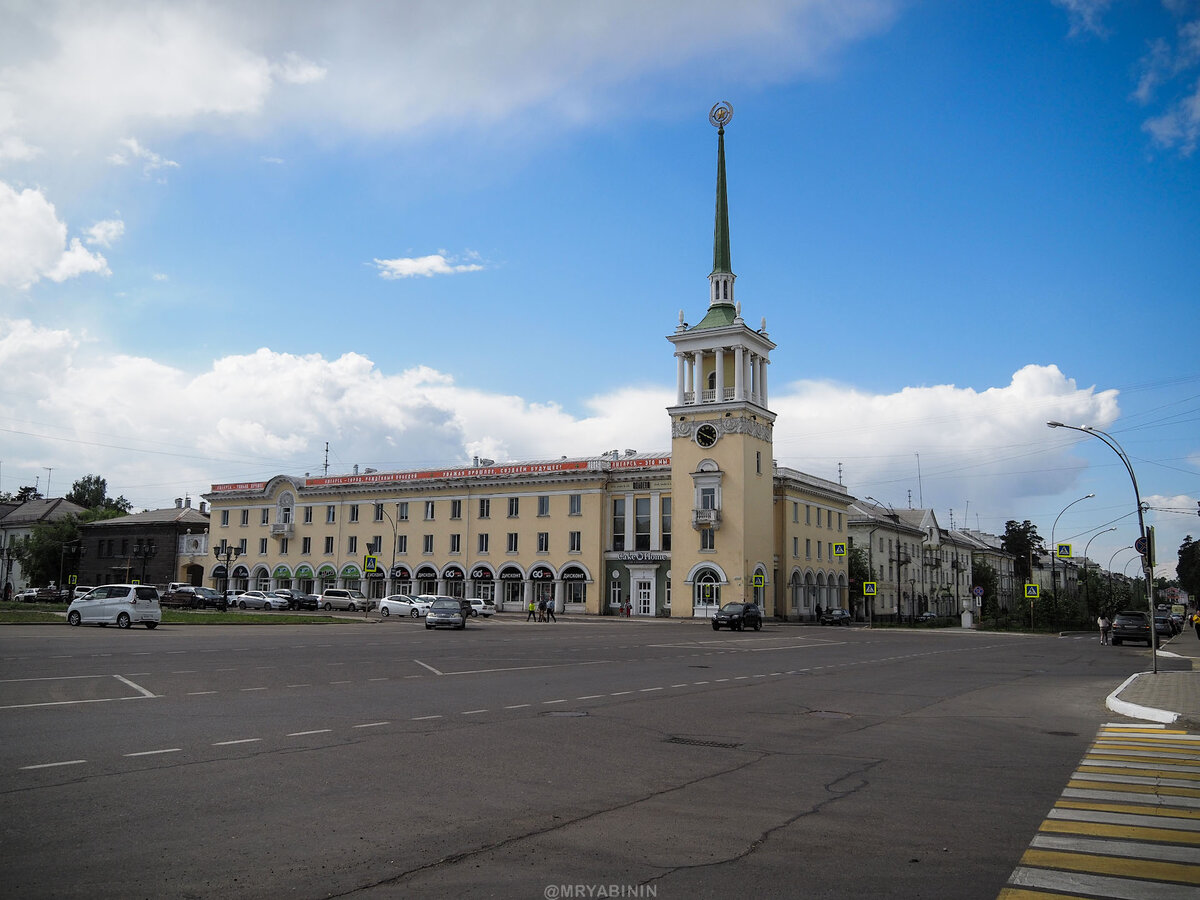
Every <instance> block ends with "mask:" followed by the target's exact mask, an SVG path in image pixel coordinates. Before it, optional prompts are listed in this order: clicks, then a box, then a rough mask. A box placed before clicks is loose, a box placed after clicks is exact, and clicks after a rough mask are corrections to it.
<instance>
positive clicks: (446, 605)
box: [433, 600, 458, 612]
mask: <svg viewBox="0 0 1200 900" xmlns="http://www.w3.org/2000/svg"><path fill="white" fill-rule="evenodd" d="M433 608H434V609H447V610H450V611H451V612H458V601H457V600H434V601H433Z"/></svg>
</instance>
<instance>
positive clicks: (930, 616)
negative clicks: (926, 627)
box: [917, 609, 941, 622]
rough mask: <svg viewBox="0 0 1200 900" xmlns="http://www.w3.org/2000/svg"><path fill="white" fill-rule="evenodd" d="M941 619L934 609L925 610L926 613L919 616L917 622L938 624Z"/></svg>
mask: <svg viewBox="0 0 1200 900" xmlns="http://www.w3.org/2000/svg"><path fill="white" fill-rule="evenodd" d="M939 618H941V617H940V616H939V615H938V614H937V613H935V612H934V611H933V610H932V609H927V610H925V612H923V613H921V614H920V615H919V616H917V621H918V622H936V621H937V620H938V619H939Z"/></svg>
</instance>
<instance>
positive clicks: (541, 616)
mask: <svg viewBox="0 0 1200 900" xmlns="http://www.w3.org/2000/svg"><path fill="white" fill-rule="evenodd" d="M537 614H538V617H537V620H538V621H539V622H545V621H546V601H545V600H544V599H543V600H539V601H538V604H537Z"/></svg>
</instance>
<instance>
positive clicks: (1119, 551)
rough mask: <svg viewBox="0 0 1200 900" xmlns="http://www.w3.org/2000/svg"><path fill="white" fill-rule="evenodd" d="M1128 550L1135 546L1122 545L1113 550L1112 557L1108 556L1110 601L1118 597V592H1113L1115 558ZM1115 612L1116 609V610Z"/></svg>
mask: <svg viewBox="0 0 1200 900" xmlns="http://www.w3.org/2000/svg"><path fill="white" fill-rule="evenodd" d="M1126 550H1133V547H1122V548H1121V549H1119V550H1116V551H1114V552H1113V555H1112V556H1110V557H1109V558H1108V596H1109V600H1110V601H1111V600H1113V599H1115V597H1116V594H1114V593H1113V583H1112V576H1113V573H1112V564H1113V560H1114V559H1116V558H1117V555H1118V554H1120V553H1124V552H1125V551H1126ZM1135 552H1136V551H1135ZM1114 612H1115V611H1114Z"/></svg>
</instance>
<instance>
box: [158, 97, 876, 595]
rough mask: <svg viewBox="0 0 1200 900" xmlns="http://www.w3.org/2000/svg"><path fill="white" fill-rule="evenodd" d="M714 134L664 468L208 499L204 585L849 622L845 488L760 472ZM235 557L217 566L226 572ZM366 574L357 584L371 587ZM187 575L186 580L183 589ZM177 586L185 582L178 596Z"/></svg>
mask: <svg viewBox="0 0 1200 900" xmlns="http://www.w3.org/2000/svg"><path fill="white" fill-rule="evenodd" d="M728 119H729V116H728V114H725V113H722V112H721V111H720V109H719V108H717V107H715V108H714V113H713V115H712V116H711V117H710V120H711V121H713V124H714V125H718V126H719V130H718V138H717V203H716V221H715V228H714V245H713V270H712V272H711V273H710V274H709V276H708V281H709V297H708V307H707V309H706V310H705V314H704V316H703V317H702V318H701V320H700V322H699V324H697V325H695V326H689V325H688V324H687V323H686V322H685V321H684V318H685V315H684V313H683V312H682V311H681V312H680V314H679V324H678V326H677V327H676V329H675V332H674V333H673V334H671V335H669V336H668V337H667V340H668V341H670V342H671V344H672V345H673V346H674V355H675V359H676V376H677V396H676V401H675V403H674V404H673V405H672V406H671V407H669V408H668V410H667V413H668V415H669V418H670V428H671V430H670V436H671V449H670V452H669V453H668V452H662V453H649V454H638V453H635V452H634V451H625V452H624V453H621V452H619V451H612V452H609V453H606V454H602V455H599V456H595V457H587V458H572V459H567V458H565V457H564V458H562V459H558V460H554V461H545V462H537V461H535V462H520V463H508V464H504V465H494V464H491V463H490V461H486V460H485V461H482V463H481V462H480V461H478V460H477V461H476V463H475V464H473V465H469V466H464V467H462V468H450V469H442V470H431V471H417V472H391V473H380V472H375V471H370V470H368V471H367V472H364V473H363V474H357V473H354V474H350V475H341V476H333V477H320V478H294V477H291V476H286V475H280V476H277V477H275V478H272V479H271V480H270V481H265V482H251V483H235V484H218V485H213V487H212V490H211V492H210V493H208V494H206V495H205V497H206V499H207V500H209V501H210V503H211V505H212V520H211V522H212V524H211V533H210V539H209V545H210V546H211V547H212V548H214V550H215V551H216V553H217V554H219V556H220V560H219V561H218V560H217V559H215V558H214V559H210V560H208V562H209V565H208V569H207V574H208V579H209V583H210V584H212V585H213V586H214V587H220V586H223V584H224V580H225V577H226V572H225V565H224V561H225V559H226V558H227V554H226V551H227V550H229V549H235V550H236V555H237V558H236V560H231V562H232V565H231V569H232V571H231V572H230V573H229V578H230V584H231V586H232V587H235V588H238V587H240V588H247V587H253V588H259V589H273V588H280V587H290V588H298V589H301V590H305V591H307V592H310V593H320V591H321V590H322V589H323V588H325V587H350V588H357V589H359V590H362V591H363V592H364V593H366V594H367V595H368V596H369V597H381V596H384V595H386V594H391V593H443V594H449V595H452V596H459V597H480V598H484V599H492V600H494V601H495V602H496V605H497V607H498V608H500V609H502V610H510V611H517V610H521V609H523V608H524V607H525V605H526V604H527V603H528V602H529V601H530V600H539V599H542V598H546V599H549V600H553V601H554V603H555V607H556V608H557V609H558V610H563V611H566V612H580V613H588V614H592V615H596V614H603V613H612V612H617V611H619V610H620V609H622V608H624V607H625V605H626V604H629V606H630V611H631V614H632V615H639V616H652V615H668V614H669V615H675V616H710V615H712V613H713V611H714V610H715V609H716V608H717V606H719V605H720V604H722V603H726V602H729V601H738V600H754V601H756V602H758V603H760V604H761V605H763V607H764V610H765V612H766V613H767V615H776V616H779V617H781V618H789V619H797V618H799V619H804V618H811V617H813V616H814V615H815V614H816V613H817V609H818V607H822V608H830V607H842V608H849V604H848V602H847V585H848V575H847V556H846V553H845V550H846V540H847V538H846V527H847V519H848V509H849V506H850V504H851V502H852V501H853V499H854V498H853V497H851V496H850V495H849V494H848V493H847V491H846V490H845V488H844V487H842V486H841V485H839V484H835V483H833V482H829V481H825V480H823V479H820V478H815V477H813V476H810V475H805V474H804V473H802V472H797V471H795V470H791V469H780V468H778V467H777V466H776V465H775V462H774V455H773V445H772V436H773V430H774V423H775V414H774V413H773V412H772V411H771V410H770V407H769V395H768V391H767V367H768V365H769V363H770V353H771V351H772V350H774V349H775V347H776V345H775V344H774V343H773V342H772V341H771V340H770V338H769V336H768V334H767V329H766V321H765V319H763V320H761V325H760V327H759V328H758V329H752V328H750V327H749V326H748V325H746V323H745V321H744V320H743V318H742V314H741V306H740V304H739V303H738V302H737V301H736V300H735V299H734V280H735V276H734V274H733V272H732V270H731V267H730V249H729V245H730V241H729V217H728V205H727V198H726V187H725V129H724V125H725V123H726V122H727V121H728ZM229 555H232V554H229ZM372 569H373V571H371V570H372ZM194 575H195V570H194V569H192V570H190V576H191V577H194ZM181 580H187V577H181Z"/></svg>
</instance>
